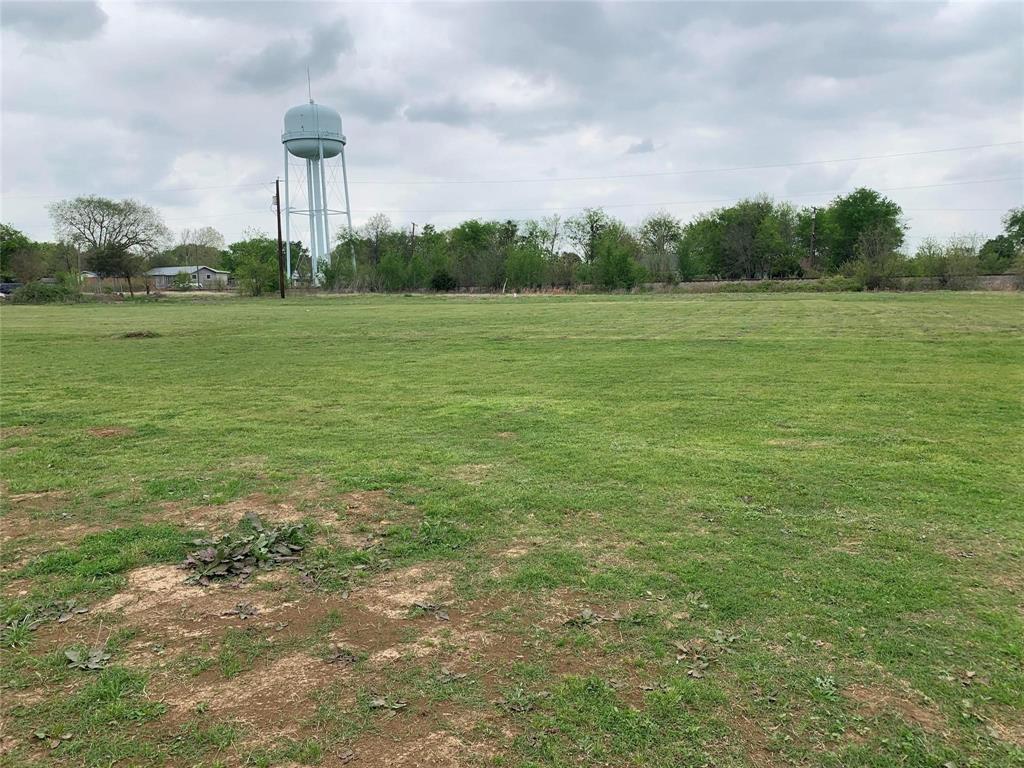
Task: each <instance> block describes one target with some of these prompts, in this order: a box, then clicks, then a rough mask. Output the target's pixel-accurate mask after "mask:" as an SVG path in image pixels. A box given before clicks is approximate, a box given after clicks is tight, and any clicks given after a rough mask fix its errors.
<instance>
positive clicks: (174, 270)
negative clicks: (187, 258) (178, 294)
mask: <svg viewBox="0 0 1024 768" xmlns="http://www.w3.org/2000/svg"><path fill="white" fill-rule="evenodd" d="M200 269H208V270H210V271H211V272H218V273H219V274H222V275H230V274H231V273H230V272H228V271H227V270H223V269H214V268H213V267H207V266H205V265H203V264H200V265H199V266H198V267H189V266H185V265H182V266H180V267H153V269H150V270H148V271H147V272H146V274H147V275H149V276H150V277H157V276H158V275H167V276H169V277H174V275H177V274H180V273H182V272H184V273H185V274H186V275H194V274H195V273H196V272H197V271H199V270H200Z"/></svg>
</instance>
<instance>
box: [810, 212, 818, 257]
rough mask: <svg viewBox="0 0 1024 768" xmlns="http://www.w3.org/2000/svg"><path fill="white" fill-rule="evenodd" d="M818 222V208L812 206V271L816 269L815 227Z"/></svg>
mask: <svg viewBox="0 0 1024 768" xmlns="http://www.w3.org/2000/svg"><path fill="white" fill-rule="evenodd" d="M817 221H818V209H817V207H816V206H811V253H810V262H811V269H814V225H815V224H816V223H817Z"/></svg>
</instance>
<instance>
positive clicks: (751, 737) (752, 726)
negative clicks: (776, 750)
mask: <svg viewBox="0 0 1024 768" xmlns="http://www.w3.org/2000/svg"><path fill="white" fill-rule="evenodd" d="M729 725H730V727H731V728H732V730H733V731H734V732H736V733H738V734H739V735H740V738H741V739H742V741H743V749H744V751H745V753H746V756H747V760H748V761H749V762H750V764H751V765H752V766H754V768H772V766H775V765H779V764H780V762H779V761H778V760H777V759H776V758H775V757H773V756H772V753H771V752H770V751H769V750H768V735H767V734H766V733H765V730H764V728H763V727H761V726H760V725H759V724H758V723H757V722H755V721H754V720H752V719H751V718H749V717H747V716H746V715H745V714H743V713H742V712H739V713H737V714H735V715H734V716H733V717H730V718H729Z"/></svg>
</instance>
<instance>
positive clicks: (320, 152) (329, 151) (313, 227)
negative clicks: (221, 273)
mask: <svg viewBox="0 0 1024 768" xmlns="http://www.w3.org/2000/svg"><path fill="white" fill-rule="evenodd" d="M306 83H307V87H308V90H309V103H308V104H302V105H300V106H298V107H292V108H291V109H289V110H288V111H287V112H285V113H284V133H282V134H281V143H282V144H284V207H285V264H286V269H287V271H288V276H289V278H290V277H291V275H292V253H291V250H292V248H291V219H292V214H293V213H294V214H306V215H308V217H309V256H310V268H311V280H312V282H313V283H314V284H316V283H317V282H318V281H319V274H320V263H321V261H326V260H327V259H329V258H330V253H331V227H330V217H331V216H337V215H341V214H344V215H345V217H346V219H347V221H348V232H349V235H351V233H352V207H351V205H350V204H349V197H348V168H347V167H346V165H345V144H346V139H345V134H344V133H342V130H341V115H339V114H338V112H337V110H334V109H331V108H330V107H325V106H324V105H323V104H317V103H316V102H314V101H313V84H312V81H311V80H310V77H309V68H308V67H307V68H306ZM289 155H291V156H293V157H297V158H299V159H300V160H305V179H306V189H305V190H302V184H301V178H300V179H299V184H298V187H299V188H298V189H297V190H296V192H298V198H299V200H301V199H303V198H304V199H305V201H306V206H305V208H302V207H301V205H300V206H299V207H297V208H293V207H292V205H291V202H290V195H291V186H292V184H291V178H290V174H289ZM335 158H337V159H336V160H335ZM329 161H333V162H329ZM339 165H340V166H341V179H340V182H341V184H340V188H339V183H338V182H339V179H338V173H337V171H338V166H339ZM332 190H333V196H334V197H335V198H341V197H342V196H343V199H344V208H332V207H331V206H330V202H329V201H330V198H331V197H332V196H331V195H330V194H329V192H330V191H332ZM303 192H305V194H304V195H303ZM335 204H336V205H337V203H335ZM355 268H356V254H355V249H353V250H352V273H353V275H355Z"/></svg>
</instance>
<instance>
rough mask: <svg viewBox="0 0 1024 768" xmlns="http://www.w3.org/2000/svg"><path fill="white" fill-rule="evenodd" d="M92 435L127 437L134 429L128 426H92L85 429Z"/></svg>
mask: <svg viewBox="0 0 1024 768" xmlns="http://www.w3.org/2000/svg"><path fill="white" fill-rule="evenodd" d="M86 431H87V432H88V433H89V434H90V435H92V436H93V437H106V438H113V437H127V436H128V435H131V434H134V432H135V430H134V429H131V428H129V427H93V428H92V429H89V430H86Z"/></svg>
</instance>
